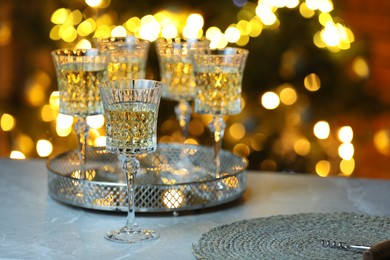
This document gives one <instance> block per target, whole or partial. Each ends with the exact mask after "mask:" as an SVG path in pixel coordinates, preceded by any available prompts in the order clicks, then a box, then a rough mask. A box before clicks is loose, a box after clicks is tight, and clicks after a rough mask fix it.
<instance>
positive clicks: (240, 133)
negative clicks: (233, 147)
mask: <svg viewBox="0 0 390 260" xmlns="http://www.w3.org/2000/svg"><path fill="white" fill-rule="evenodd" d="M229 134H230V135H231V136H232V137H233V138H234V139H236V140H240V139H242V138H243V137H244V136H245V134H246V129H245V126H244V125H243V124H242V123H234V124H232V125H231V126H230V127H229Z"/></svg>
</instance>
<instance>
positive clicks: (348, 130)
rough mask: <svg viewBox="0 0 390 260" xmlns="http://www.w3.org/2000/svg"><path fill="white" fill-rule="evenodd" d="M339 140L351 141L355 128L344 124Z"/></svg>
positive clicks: (340, 130) (339, 133)
mask: <svg viewBox="0 0 390 260" xmlns="http://www.w3.org/2000/svg"><path fill="white" fill-rule="evenodd" d="M338 137H339V140H340V141H341V142H343V143H350V142H351V141H352V139H353V130H352V127H350V126H343V127H341V128H340V129H339V132H338Z"/></svg>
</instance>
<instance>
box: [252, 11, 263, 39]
mask: <svg viewBox="0 0 390 260" xmlns="http://www.w3.org/2000/svg"><path fill="white" fill-rule="evenodd" d="M249 22H250V24H251V25H252V30H251V32H250V33H249V36H250V37H258V36H259V35H260V34H261V32H262V31H263V23H262V22H261V21H260V19H259V17H257V16H255V17H253V18H252V19H251V20H250V21H249Z"/></svg>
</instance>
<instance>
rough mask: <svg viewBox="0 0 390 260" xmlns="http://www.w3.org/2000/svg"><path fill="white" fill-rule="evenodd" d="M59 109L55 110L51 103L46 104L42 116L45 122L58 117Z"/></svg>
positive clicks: (42, 109)
mask: <svg viewBox="0 0 390 260" xmlns="http://www.w3.org/2000/svg"><path fill="white" fill-rule="evenodd" d="M56 116H57V111H55V110H53V109H52V108H51V106H50V105H44V106H43V107H42V108H41V118H42V121H43V122H51V121H53V120H55V119H56Z"/></svg>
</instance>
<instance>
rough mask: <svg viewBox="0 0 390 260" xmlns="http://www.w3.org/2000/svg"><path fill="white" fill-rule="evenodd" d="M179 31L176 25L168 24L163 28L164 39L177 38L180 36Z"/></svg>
mask: <svg viewBox="0 0 390 260" xmlns="http://www.w3.org/2000/svg"><path fill="white" fill-rule="evenodd" d="M178 33H179V32H178V30H177V28H176V26H175V25H174V24H167V25H164V26H163V27H162V30H161V34H162V36H163V37H164V38H167V39H168V38H175V37H177V35H178Z"/></svg>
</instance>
